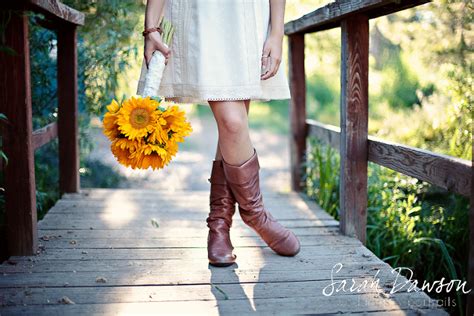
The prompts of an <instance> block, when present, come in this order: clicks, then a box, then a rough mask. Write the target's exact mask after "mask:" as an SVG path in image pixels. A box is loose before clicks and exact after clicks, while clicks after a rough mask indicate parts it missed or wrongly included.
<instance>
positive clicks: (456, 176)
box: [369, 137, 472, 197]
mask: <svg viewBox="0 0 474 316" xmlns="http://www.w3.org/2000/svg"><path fill="white" fill-rule="evenodd" d="M369 160H370V161H372V162H375V163H377V164H379V165H382V166H384V167H387V168H390V169H392V170H395V171H398V172H401V173H403V174H406V175H409V176H411V177H414V178H417V179H420V180H423V181H427V182H429V183H432V184H434V185H436V186H438V187H440V188H443V189H446V190H448V191H450V192H456V193H459V194H462V195H464V196H467V197H469V196H470V194H471V186H472V182H471V176H470V174H471V169H472V164H471V162H469V161H467V160H463V159H459V158H454V157H450V156H447V155H442V154H435V153H432V152H430V151H427V150H423V149H420V148H413V147H409V146H404V145H400V144H395V143H390V142H387V141H381V140H379V139H376V138H375V137H371V139H370V141H369Z"/></svg>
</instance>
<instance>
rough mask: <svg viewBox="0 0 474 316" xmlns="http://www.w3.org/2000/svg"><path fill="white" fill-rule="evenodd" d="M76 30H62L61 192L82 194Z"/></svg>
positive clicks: (59, 38)
mask: <svg viewBox="0 0 474 316" xmlns="http://www.w3.org/2000/svg"><path fill="white" fill-rule="evenodd" d="M76 42H77V34H76V27H75V26H69V25H65V26H62V27H61V28H59V29H58V44H57V45H58V137H59V190H60V192H61V193H64V192H78V191H79V187H80V184H79V141H78V121H77V118H78V113H77V112H78V108H77V49H76Z"/></svg>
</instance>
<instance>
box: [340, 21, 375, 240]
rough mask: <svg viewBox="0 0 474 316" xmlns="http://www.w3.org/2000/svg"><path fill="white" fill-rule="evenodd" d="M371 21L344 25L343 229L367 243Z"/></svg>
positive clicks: (342, 118) (342, 34) (342, 66)
mask: <svg viewBox="0 0 474 316" xmlns="http://www.w3.org/2000/svg"><path fill="white" fill-rule="evenodd" d="M368 74H369V19H368V17H367V16H365V15H362V14H359V15H354V16H351V17H349V18H347V19H345V20H343V21H342V24H341V143H340V145H341V147H340V155H341V173H340V190H339V194H340V202H339V203H340V212H341V216H340V223H341V225H340V227H341V232H342V233H343V234H346V235H350V236H356V237H357V238H358V239H359V240H361V241H362V242H363V243H365V237H366V224H367V146H368V145H367V136H368V135H367V133H368V118H369V116H368V108H369V105H368V87H369V82H368V79H369V78H368Z"/></svg>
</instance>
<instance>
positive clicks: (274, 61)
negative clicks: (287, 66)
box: [260, 56, 281, 80]
mask: <svg viewBox="0 0 474 316" xmlns="http://www.w3.org/2000/svg"><path fill="white" fill-rule="evenodd" d="M267 59H268V60H269V61H268V62H269V67H268V71H267V72H266V73H264V74H263V75H262V76H261V77H260V79H262V80H266V79H268V78H271V77H273V76H275V75H276V74H277V72H278V68H279V67H280V63H281V59H280V58H273V57H272V56H270V57H268V58H267Z"/></svg>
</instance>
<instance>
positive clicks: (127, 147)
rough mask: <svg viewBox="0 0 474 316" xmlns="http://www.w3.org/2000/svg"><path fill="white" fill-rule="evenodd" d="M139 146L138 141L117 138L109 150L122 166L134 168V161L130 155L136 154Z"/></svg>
mask: <svg viewBox="0 0 474 316" xmlns="http://www.w3.org/2000/svg"><path fill="white" fill-rule="evenodd" d="M140 146H141V142H140V141H133V140H129V139H127V138H117V139H115V140H114V141H113V142H112V144H111V145H110V149H111V151H112V153H113V154H114V156H115V157H117V160H118V161H119V162H120V163H121V164H122V165H124V166H126V167H128V166H131V167H132V168H135V167H134V165H135V161H134V159H131V154H132V153H134V152H136V151H137V150H138V149H139V148H140Z"/></svg>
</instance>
